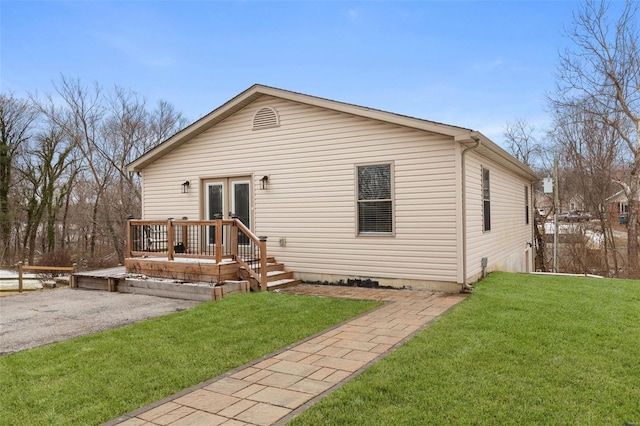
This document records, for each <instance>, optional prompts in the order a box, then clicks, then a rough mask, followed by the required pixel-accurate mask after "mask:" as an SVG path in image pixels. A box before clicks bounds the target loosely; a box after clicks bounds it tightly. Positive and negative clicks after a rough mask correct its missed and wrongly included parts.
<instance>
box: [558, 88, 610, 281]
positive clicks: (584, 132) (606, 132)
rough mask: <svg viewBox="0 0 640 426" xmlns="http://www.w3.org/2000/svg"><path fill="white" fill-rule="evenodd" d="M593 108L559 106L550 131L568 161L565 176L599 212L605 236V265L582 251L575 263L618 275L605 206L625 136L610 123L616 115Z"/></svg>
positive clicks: (587, 203) (589, 208)
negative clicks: (605, 114) (591, 260)
mask: <svg viewBox="0 0 640 426" xmlns="http://www.w3.org/2000/svg"><path fill="white" fill-rule="evenodd" d="M585 102H588V101H585ZM590 109H592V108H591V107H589V106H585V105H583V104H580V105H576V106H575V107H574V108H565V109H563V110H560V109H556V111H555V118H554V129H553V131H552V132H551V135H552V137H553V139H554V140H555V141H556V144H557V146H558V149H559V150H560V151H561V152H562V157H563V159H564V160H565V161H566V163H567V165H568V167H567V169H566V170H565V173H564V174H565V175H567V176H568V179H566V180H567V183H568V184H569V185H570V186H571V187H572V193H574V194H579V195H580V197H581V198H582V199H583V202H584V205H585V207H586V209H587V210H588V211H589V212H591V213H593V214H595V215H597V218H598V219H599V222H598V223H599V232H600V233H601V234H602V236H603V237H604V238H603V244H602V253H601V254H602V256H601V258H602V262H601V263H602V265H589V264H587V263H585V259H587V258H589V256H585V255H584V254H582V253H581V254H578V257H580V259H577V262H575V263H577V264H582V265H583V268H584V269H585V270H582V271H579V272H592V270H591V271H590V270H587V269H588V268H593V269H596V268H598V269H600V271H598V273H600V274H604V275H614V276H617V275H618V273H619V272H620V265H619V264H618V255H617V254H618V253H617V250H616V243H615V238H614V237H613V232H612V228H611V221H610V220H609V219H610V218H608V216H607V211H606V208H605V206H606V203H607V198H608V197H609V196H610V195H611V194H612V192H613V190H614V188H615V183H614V177H615V170H617V169H618V168H619V167H620V165H621V158H620V152H621V147H622V139H621V138H620V136H619V135H618V132H617V131H616V128H615V127H612V126H610V125H609V124H608V122H610V121H612V120H614V118H613V117H609V118H608V120H607V122H604V121H603V120H602V119H601V116H600V115H593V114H591V113H589V112H588V111H589V110H590ZM620 119H622V117H620Z"/></svg>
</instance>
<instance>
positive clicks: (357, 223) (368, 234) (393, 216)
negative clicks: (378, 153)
mask: <svg viewBox="0 0 640 426" xmlns="http://www.w3.org/2000/svg"><path fill="white" fill-rule="evenodd" d="M387 164H388V165H389V169H390V170H389V173H390V174H391V199H390V200H389V201H391V232H360V218H359V204H360V199H359V194H358V183H359V182H358V167H364V166H381V165H387ZM353 175H354V190H355V195H354V199H355V209H354V210H355V212H354V217H355V236H356V237H364V238H371V237H385V238H388V237H395V235H396V199H395V163H394V162H393V161H373V162H368V163H358V164H355V165H354V168H353ZM376 201H386V200H376Z"/></svg>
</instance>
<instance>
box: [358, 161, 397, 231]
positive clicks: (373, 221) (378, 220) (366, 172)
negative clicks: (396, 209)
mask: <svg viewBox="0 0 640 426" xmlns="http://www.w3.org/2000/svg"><path fill="white" fill-rule="evenodd" d="M357 174H358V176H357V178H358V188H357V190H358V234H372V233H383V234H391V233H392V232H393V203H392V200H391V164H374V165H368V166H358V167H357Z"/></svg>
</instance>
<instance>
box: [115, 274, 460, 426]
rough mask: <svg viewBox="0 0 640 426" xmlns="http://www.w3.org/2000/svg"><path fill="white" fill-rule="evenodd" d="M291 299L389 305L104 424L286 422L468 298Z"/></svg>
mask: <svg viewBox="0 0 640 426" xmlns="http://www.w3.org/2000/svg"><path fill="white" fill-rule="evenodd" d="M281 291H282V292H283V293H288V294H303V295H312V296H324V297H342V298H352V299H368V300H381V301H385V302H388V303H386V304H385V305H384V306H382V307H380V308H378V309H376V310H374V311H372V312H369V313H367V314H364V315H362V316H361V317H359V318H355V319H353V320H352V321H348V322H347V323H345V324H342V325H339V326H337V327H334V328H332V329H330V330H327V331H325V332H323V333H320V334H319V335H317V336H314V337H312V338H310V339H308V340H306V341H303V342H300V343H299V344H297V345H295V346H292V347H289V348H288V349H286V350H284V351H282V352H279V353H276V354H273V356H269V357H266V358H264V359H261V360H258V361H256V362H255V363H252V364H250V365H246V366H244V367H241V368H239V369H237V370H234V371H232V372H229V373H226V374H223V375H222V376H220V377H216V378H213V379H211V380H209V381H207V382H205V383H202V384H201V385H199V386H196V387H194V388H192V389H191V390H187V391H183V392H181V393H179V394H177V395H174V396H173V397H169V398H167V399H165V400H163V401H160V402H158V403H155V404H151V405H150V406H148V407H144V408H141V409H139V410H136V411H134V412H133V413H130V414H127V415H124V416H122V417H120V418H118V419H114V420H112V421H110V422H107V423H106V424H105V425H109V426H111V425H116V424H117V425H124V426H136V425H169V426H184V425H190V426H200V425H202V426H204V425H222V426H242V425H247V426H250V425H272V424H283V423H284V422H286V421H287V420H289V419H290V418H292V417H293V416H295V415H297V414H299V413H301V412H302V411H304V410H305V409H306V408H308V406H309V405H311V404H312V403H314V402H315V401H317V400H319V399H320V398H321V397H323V396H325V395H326V394H328V393H329V392H332V391H333V390H335V389H336V388H338V387H339V386H341V385H342V384H343V383H345V382H346V381H347V380H349V379H350V378H352V377H354V376H355V375H357V374H358V373H359V372H360V371H362V370H363V369H366V368H367V367H368V366H369V365H371V363H373V362H376V361H377V360H378V359H380V358H381V357H383V356H385V355H386V354H388V353H389V352H391V351H392V350H394V349H395V348H397V347H398V346H400V345H401V344H402V343H404V341H406V340H407V339H408V338H410V337H411V336H412V335H413V334H414V333H416V332H417V331H419V330H421V329H423V328H424V327H426V326H427V325H428V324H429V323H430V322H431V321H433V320H434V319H435V318H437V317H438V316H439V315H442V314H443V313H445V312H446V311H447V310H448V309H450V308H451V307H452V306H455V305H456V304H457V303H459V302H460V301H462V300H463V299H464V298H465V295H458V294H442V293H430V292H425V291H410V290H386V289H385V290H380V289H366V288H351V287H335V286H317V285H299V286H296V287H292V288H288V289H284V290H281Z"/></svg>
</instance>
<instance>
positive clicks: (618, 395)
mask: <svg viewBox="0 0 640 426" xmlns="http://www.w3.org/2000/svg"><path fill="white" fill-rule="evenodd" d="M639 423H640V282H638V281H631V280H609V279H589V278H575V277H548V276H535V275H516V274H504V273H493V274H491V275H490V276H489V277H488V278H487V279H486V280H484V281H482V282H481V283H479V284H478V285H477V286H476V290H475V291H474V292H473V294H472V296H471V297H470V298H468V299H467V300H465V301H464V302H462V303H461V304H459V305H458V306H457V307H456V308H455V309H453V310H452V311H451V312H449V313H448V314H447V315H446V316H444V317H442V318H441V319H440V320H439V321H436V322H435V323H434V324H432V325H431V326H430V327H429V328H427V329H425V330H424V331H423V332H421V333H419V334H418V335H417V336H416V337H415V338H413V339H411V340H410V341H408V342H407V343H406V344H405V345H404V346H402V347H401V348H400V349H398V350H397V351H395V352H394V353H392V354H391V355H390V356H388V357H387V358H385V359H383V360H382V361H380V362H378V363H377V364H375V365H374V366H373V367H372V368H370V369H369V370H367V371H366V372H364V373H363V374H362V375H360V376H358V378H356V379H355V380H353V381H351V382H349V383H347V384H346V385H345V386H343V387H342V388H340V389H339V390H338V391H336V392H334V393H333V394H331V395H330V396H329V397H327V398H325V399H323V400H322V401H321V402H320V403H318V404H317V405H315V406H314V407H312V408H311V409H310V410H308V411H306V412H305V413H303V414H302V415H301V416H300V417H298V418H296V419H294V420H293V422H292V423H291V424H292V425H296V426H300V425H317V424H331V425H374V424H375V425H400V424H401V425H426V424H433V425H435V424H437V425H454V424H455V425H471V424H473V425H495V424H517V425H521V424H526V425H532V424H533V425H535V424H540V425H549V424H553V425H604V424H607V425H637V424H639Z"/></svg>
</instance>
